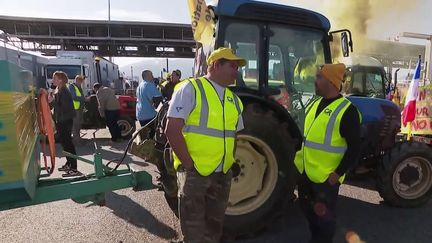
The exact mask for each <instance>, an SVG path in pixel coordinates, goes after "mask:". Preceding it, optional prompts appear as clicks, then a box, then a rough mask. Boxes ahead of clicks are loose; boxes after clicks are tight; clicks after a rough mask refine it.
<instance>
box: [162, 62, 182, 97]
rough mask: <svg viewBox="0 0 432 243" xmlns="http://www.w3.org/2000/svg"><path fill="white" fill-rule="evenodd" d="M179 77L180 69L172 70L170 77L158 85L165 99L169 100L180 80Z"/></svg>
mask: <svg viewBox="0 0 432 243" xmlns="http://www.w3.org/2000/svg"><path fill="white" fill-rule="evenodd" d="M180 79H181V71H180V70H178V69H177V70H174V71H172V73H171V75H170V79H168V80H167V81H165V82H163V83H162V84H161V85H160V87H161V93H162V95H163V97H164V98H165V99H167V100H171V97H172V94H173V93H174V87H175V86H176V85H177V84H178V83H179V82H180Z"/></svg>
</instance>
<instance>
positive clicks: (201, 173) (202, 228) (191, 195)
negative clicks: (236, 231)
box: [165, 48, 246, 243]
mask: <svg viewBox="0 0 432 243" xmlns="http://www.w3.org/2000/svg"><path fill="white" fill-rule="evenodd" d="M207 64H208V69H207V75H206V76H203V77H200V78H197V79H188V80H184V81H183V82H181V83H179V84H178V85H177V86H176V88H175V91H174V94H173V96H172V99H171V103H170V107H169V110H168V114H167V117H168V121H167V126H166V129H165V134H166V136H167V138H168V141H169V143H170V145H171V147H172V149H173V151H174V154H173V157H174V168H175V169H176V170H177V183H178V188H179V191H178V198H179V215H180V225H181V229H182V232H183V236H184V241H185V242H188V243H189V242H220V238H221V236H222V227H223V219H224V216H225V210H226V207H227V205H228V197H229V192H230V187H231V178H232V173H231V170H230V168H231V166H232V164H233V163H234V148H235V135H236V132H237V131H239V130H241V129H243V120H242V118H241V112H242V110H243V105H242V103H241V101H240V99H239V97H237V96H236V95H235V94H234V93H233V92H231V90H230V89H228V88H227V86H228V85H231V84H234V81H235V79H236V77H237V71H238V68H239V67H241V66H244V65H245V64H246V61H245V60H244V59H242V58H240V57H238V56H236V55H235V54H234V53H233V50H231V49H229V48H219V49H217V50H215V51H214V52H212V53H211V55H210V56H209V57H208V59H207Z"/></svg>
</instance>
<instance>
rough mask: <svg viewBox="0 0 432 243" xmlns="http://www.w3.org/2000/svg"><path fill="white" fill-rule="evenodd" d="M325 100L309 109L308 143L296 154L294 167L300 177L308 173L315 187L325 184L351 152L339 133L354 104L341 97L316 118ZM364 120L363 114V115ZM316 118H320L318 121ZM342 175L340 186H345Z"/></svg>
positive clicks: (305, 133) (307, 109) (305, 140)
mask: <svg viewBox="0 0 432 243" xmlns="http://www.w3.org/2000/svg"><path fill="white" fill-rule="evenodd" d="M321 100H322V98H319V99H317V100H316V101H314V102H312V104H310V105H309V106H308V107H306V118H305V125H304V132H303V137H304V141H303V144H302V148H301V150H300V151H298V152H297V153H296V156H295V160H294V163H295V165H296V167H297V170H298V171H299V172H300V173H303V171H305V173H306V175H307V176H308V178H309V179H310V180H311V181H313V182H315V183H323V182H324V181H326V180H327V179H328V176H329V175H330V173H332V172H334V171H335V170H336V169H337V167H338V166H339V164H340V162H341V161H342V158H343V156H344V154H345V151H346V149H347V143H346V140H345V138H343V137H342V136H341V134H340V132H339V130H340V122H341V120H342V117H343V115H344V113H345V111H346V110H347V109H348V107H349V106H350V104H351V102H350V101H349V100H348V99H346V98H344V97H341V98H339V99H337V100H335V101H333V102H332V103H331V104H329V105H328V106H327V107H326V108H324V110H322V111H321V113H320V114H319V115H318V116H315V114H316V112H317V109H318V106H319V103H320V102H321ZM359 116H360V120H361V114H359ZM315 117H316V118H315ZM344 179H345V175H341V177H340V178H339V182H341V183H342V182H343V180H344Z"/></svg>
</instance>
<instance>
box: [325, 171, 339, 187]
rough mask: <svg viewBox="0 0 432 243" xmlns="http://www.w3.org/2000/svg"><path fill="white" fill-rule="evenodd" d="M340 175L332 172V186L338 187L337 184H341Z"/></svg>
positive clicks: (330, 180) (330, 182) (330, 181)
mask: <svg viewBox="0 0 432 243" xmlns="http://www.w3.org/2000/svg"><path fill="white" fill-rule="evenodd" d="M339 177H340V176H339V175H338V174H337V173H336V172H332V173H330V175H329V177H328V179H327V180H328V182H329V184H330V185H332V186H334V185H336V183H338V182H339Z"/></svg>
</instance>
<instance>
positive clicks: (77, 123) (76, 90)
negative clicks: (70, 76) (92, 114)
mask: <svg viewBox="0 0 432 243" xmlns="http://www.w3.org/2000/svg"><path fill="white" fill-rule="evenodd" d="M84 79H85V77H84V76H82V75H77V76H75V83H73V84H70V85H69V92H70V93H71V95H72V100H73V106H74V109H75V118H74V119H73V127H72V135H73V140H74V143H75V144H77V145H80V144H82V143H83V140H82V139H81V132H80V131H81V124H82V121H83V110H84V103H85V98H84V93H83V90H82V87H81V85H82V83H83V82H84Z"/></svg>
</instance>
